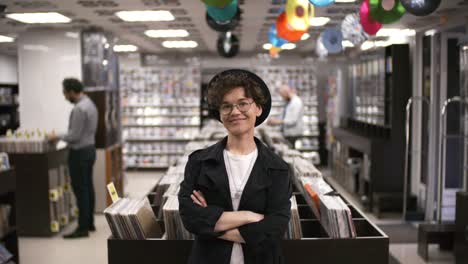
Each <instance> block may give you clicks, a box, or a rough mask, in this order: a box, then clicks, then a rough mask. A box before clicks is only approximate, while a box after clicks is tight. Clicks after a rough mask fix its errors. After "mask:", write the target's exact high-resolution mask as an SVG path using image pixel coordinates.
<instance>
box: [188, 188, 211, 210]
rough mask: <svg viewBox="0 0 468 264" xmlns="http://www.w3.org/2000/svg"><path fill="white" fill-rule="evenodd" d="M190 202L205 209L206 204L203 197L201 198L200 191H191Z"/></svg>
mask: <svg viewBox="0 0 468 264" xmlns="http://www.w3.org/2000/svg"><path fill="white" fill-rule="evenodd" d="M190 198H192V201H193V202H194V203H196V204H198V205H199V206H201V207H207V206H208V204H207V203H206V200H205V197H203V193H202V192H200V191H195V190H194V191H193V194H191V195H190Z"/></svg>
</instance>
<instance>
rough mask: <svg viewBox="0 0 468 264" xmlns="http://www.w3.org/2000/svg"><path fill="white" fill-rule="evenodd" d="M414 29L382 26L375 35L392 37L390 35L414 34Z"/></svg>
mask: <svg viewBox="0 0 468 264" xmlns="http://www.w3.org/2000/svg"><path fill="white" fill-rule="evenodd" d="M414 35H416V31H415V30H413V29H409V28H405V29H399V28H382V29H380V30H379V31H378V32H377V35H376V36H377V37H392V36H408V37H409V36H414Z"/></svg>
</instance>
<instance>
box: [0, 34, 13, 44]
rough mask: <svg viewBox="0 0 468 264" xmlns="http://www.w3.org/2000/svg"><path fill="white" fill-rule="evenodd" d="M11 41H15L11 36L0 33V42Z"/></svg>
mask: <svg viewBox="0 0 468 264" xmlns="http://www.w3.org/2000/svg"><path fill="white" fill-rule="evenodd" d="M13 41H15V39H14V38H12V37H8V36H3V35H0V42H13Z"/></svg>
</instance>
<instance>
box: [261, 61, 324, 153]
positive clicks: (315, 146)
mask: <svg viewBox="0 0 468 264" xmlns="http://www.w3.org/2000/svg"><path fill="white" fill-rule="evenodd" d="M254 71H255V73H257V74H258V75H259V76H260V77H261V78H262V79H263V80H265V82H266V84H267V85H268V87H269V88H270V90H271V91H270V92H271V96H272V107H271V112H270V116H273V117H276V118H279V119H281V118H282V115H283V111H284V107H285V105H286V103H285V102H284V100H283V99H282V98H281V96H280V95H279V92H278V89H279V88H280V86H281V85H282V84H287V85H289V86H291V87H293V88H295V89H296V91H297V94H298V96H299V97H300V98H301V99H302V102H303V104H304V116H303V121H304V134H303V135H302V137H301V138H299V139H298V140H297V141H296V146H295V147H296V149H297V150H299V151H301V152H317V151H319V135H320V132H319V124H318V122H319V118H318V108H319V103H318V84H317V76H316V72H315V70H314V69H313V68H312V67H307V66H262V67H257V68H254Z"/></svg>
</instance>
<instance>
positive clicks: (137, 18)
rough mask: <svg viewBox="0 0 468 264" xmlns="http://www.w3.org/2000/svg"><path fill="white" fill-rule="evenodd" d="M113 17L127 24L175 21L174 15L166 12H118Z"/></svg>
mask: <svg viewBox="0 0 468 264" xmlns="http://www.w3.org/2000/svg"><path fill="white" fill-rule="evenodd" d="M115 15H116V16H118V17H119V18H120V19H122V20H123V21H127V22H145V21H173V20H174V19H175V17H174V15H172V13H171V12H169V11H166V10H144V11H119V12H116V13H115Z"/></svg>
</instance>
